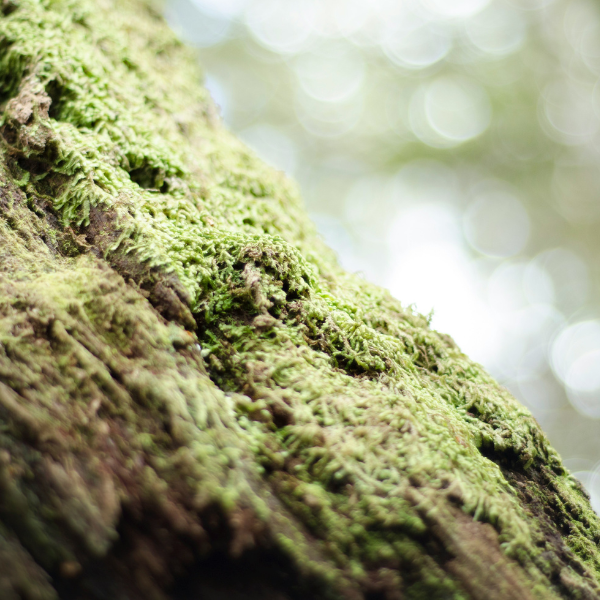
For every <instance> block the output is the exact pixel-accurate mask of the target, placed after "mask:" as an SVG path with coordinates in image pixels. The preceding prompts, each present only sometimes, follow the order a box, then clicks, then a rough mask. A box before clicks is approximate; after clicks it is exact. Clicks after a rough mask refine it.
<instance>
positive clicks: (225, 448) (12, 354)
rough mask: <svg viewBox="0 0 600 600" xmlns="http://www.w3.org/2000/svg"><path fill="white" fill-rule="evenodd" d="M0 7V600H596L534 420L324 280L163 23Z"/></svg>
mask: <svg viewBox="0 0 600 600" xmlns="http://www.w3.org/2000/svg"><path fill="white" fill-rule="evenodd" d="M1 10H2V14H3V16H1V17H0V103H1V104H0V108H1V109H2V116H1V121H0V135H1V138H0V140H1V141H0V157H1V158H0V260H1V264H0V448H1V450H0V488H1V490H2V499H1V500H0V519H1V521H2V524H3V525H2V526H0V554H3V555H4V554H10V555H11V556H12V557H13V559H12V563H15V562H16V564H17V567H13V566H10V565H11V564H12V563H10V562H7V563H5V564H6V565H9V566H7V567H6V568H5V567H4V566H0V572H2V574H3V578H2V581H3V583H2V585H5V588H6V592H5V595H4V596H3V598H4V597H6V598H8V599H10V600H12V598H25V599H38V598H39V599H46V598H57V597H59V598H68V599H71V598H73V599H74V598H92V599H95V598H98V599H103V598H109V597H110V598H117V599H121V598H122V599H137V598H156V599H157V600H162V599H167V598H188V597H190V598H191V597H202V598H204V597H208V598H211V597H218V595H216V594H217V593H218V591H219V590H226V592H227V593H228V594H229V597H231V598H235V597H240V598H241V597H244V598H246V597H257V598H258V597H260V598H267V599H268V598H273V599H275V598H300V599H304V598H332V599H334V598H349V599H363V598H364V599H369V600H374V599H379V598H385V599H386V600H397V599H400V598H409V599H421V598H428V599H429V598H439V599H446V598H452V599H456V600H458V599H468V598H475V599H480V598H481V599H484V598H485V599H486V600H488V599H491V600H496V599H498V600H503V599H506V598H516V599H520V598H523V599H534V598H540V599H542V598H543V599H546V598H548V599H550V598H581V599H588V598H589V599H593V598H597V597H600V585H599V583H598V578H599V576H600V553H599V548H598V544H599V542H600V521H599V520H598V517H597V516H596V515H595V514H594V513H593V511H592V510H591V508H590V506H589V502H588V499H587V497H586V495H585V493H584V492H583V491H582V489H581V487H580V486H579V484H578V483H577V482H576V481H575V480H574V479H573V478H572V477H571V476H570V475H569V474H568V473H567V472H566V471H565V470H564V468H563V467H562V465H561V462H560V459H559V457H558V456H557V455H556V453H555V452H554V451H553V449H552V448H551V447H550V446H549V444H548V442H547V440H546V438H545V436H544V434H543V433H542V432H541V430H540V428H539V426H538V425H537V423H536V422H535V420H534V419H533V417H532V416H531V415H530V413H529V412H528V411H527V410H526V409H525V408H523V407H522V406H521V405H520V404H519V403H518V402H517V401H516V400H515V399H514V398H512V397H511V396H510V394H509V393H508V392H507V391H506V390H504V389H503V388H501V387H500V386H499V385H498V384H497V383H495V382H494V381H493V380H492V379H491V378H490V376H489V375H488V374H487V373H486V372H485V371H484V370H483V369H482V367H480V366H479V365H477V364H475V363H473V362H472V361H470V360H469V359H468V358H467V357H466V356H465V355H464V354H462V353H461V352H460V350H459V349H458V348H457V347H456V345H455V344H454V343H453V341H452V340H451V339H450V338H448V337H447V336H445V335H443V334H439V333H437V332H435V331H432V330H431V329H430V328H429V324H428V322H427V320H426V319H425V318H424V317H422V316H421V315H418V314H416V313H413V312H412V311H411V310H410V309H406V308H404V307H402V305H401V304H400V303H399V302H398V301H396V300H395V299H393V298H392V297H391V296H390V295H389V293H387V292H386V291H385V290H381V289H379V288H377V287H375V286H372V285H371V284H369V283H367V282H365V281H364V280H362V279H361V278H359V277H356V276H353V275H348V274H346V273H344V272H343V271H342V270H341V269H340V268H339V267H338V265H337V263H336V261H335V258H334V256H333V254H332V253H331V251H330V250H328V249H327V248H326V247H325V246H324V245H323V244H322V242H321V241H320V240H319V239H318V237H317V236H316V234H315V230H314V227H313V226H312V224H311V223H310V222H309V220H308V218H307V217H306V215H305V213H304V211H303V208H302V203H301V200H300V199H299V196H298V193H297V190H296V189H295V187H294V185H293V184H291V183H290V182H289V181H288V180H286V179H285V178H284V177H283V175H281V174H280V173H278V172H276V171H274V170H273V169H271V168H269V167H267V166H265V165H264V164H262V163H261V162H260V161H259V160H258V159H257V158H256V157H255V156H254V155H253V154H252V153H251V152H250V151H249V150H247V149H246V148H245V147H244V146H243V145H242V144H241V143H240V142H239V141H237V140H236V139H235V138H234V137H233V136H231V135H230V134H229V133H228V132H227V131H226V130H225V129H224V128H223V127H222V126H221V124H220V123H219V119H218V117H217V116H216V113H215V110H214V108H213V106H212V104H211V101H210V99H209V98H208V96H207V93H206V92H205V91H204V90H203V88H202V87H201V85H200V73H199V72H198V69H197V66H196V61H195V57H194V56H193V54H192V53H191V52H190V51H189V50H187V49H186V48H185V47H183V46H182V45H181V44H180V43H179V42H178V41H177V40H176V39H175V38H174V36H173V34H172V33H171V32H170V31H169V30H168V28H167V27H166V25H165V24H164V22H163V21H162V19H161V17H160V13H159V11H158V9H157V7H156V6H154V5H152V4H151V3H150V2H144V1H142V0H96V1H92V0H77V1H75V0H4V2H3V3H2V4H1ZM14 557H16V558H14ZM219 569H222V570H223V575H222V576H221V577H219V576H217V575H214V573H219V572H221V571H219ZM232 569H233V570H235V572H236V573H238V577H237V581H236V582H230V581H228V579H229V578H228V576H227V575H226V574H225V573H226V572H227V571H228V570H229V571H231V570H232ZM210 573H213V574H212V575H211V574H210ZM228 586H229V587H228ZM236 586H237V587H236ZM0 590H2V588H0ZM215 590H216V591H215ZM244 593H246V595H243V594H244ZM186 594H187V595H186ZM210 594H213V596H211V595H210ZM235 594H238V595H239V594H242V596H236V595H235Z"/></svg>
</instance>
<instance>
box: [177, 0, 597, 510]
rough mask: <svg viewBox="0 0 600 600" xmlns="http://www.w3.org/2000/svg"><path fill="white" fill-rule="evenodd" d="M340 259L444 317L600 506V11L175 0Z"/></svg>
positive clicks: (436, 319) (245, 134) (210, 74)
mask: <svg viewBox="0 0 600 600" xmlns="http://www.w3.org/2000/svg"><path fill="white" fill-rule="evenodd" d="M165 10H166V16H167V19H168V20H169V22H170V24H171V26H172V27H173V28H174V29H175V30H176V31H177V32H178V33H179V34H180V35H181V36H182V37H183V38H184V39H185V40H187V41H188V42H189V43H190V44H192V45H193V46H195V47H197V48H198V49H199V54H200V60H201V63H202V65H203V68H204V70H205V73H206V82H207V87H208V88H209V90H210V91H211V93H212V95H213V97H214V99H215V101H216V102H217V104H218V105H219V106H220V109H221V113H222V116H223V119H224V121H225V123H226V124H227V125H228V127H229V128H230V129H231V130H233V131H234V132H235V133H236V134H237V135H238V136H239V137H241V138H242V139H243V140H245V142H246V143H247V144H248V145H249V146H251V147H252V148H253V149H254V150H255V151H256V152H257V153H258V154H259V155H261V156H262V157H263V158H264V159H265V160H267V161H268V162H270V163H271V164H273V165H274V166H275V167H277V168H278V169H281V170H283V171H285V172H286V173H288V174H289V175H290V176H292V177H293V178H295V179H296V180H297V181H298V182H299V183H300V187H301V189H302V193H303V196H304V200H305V202H306V204H307V206H308V210H309V212H310V213H311V216H312V218H313V219H314V221H315V222H316V224H317V226H318V228H319V230H320V232H321V234H322V235H323V237H324V238H325V240H326V241H327V242H328V243H329V245H330V246H331V247H333V248H334V249H335V250H336V251H337V253H338V256H339V259H340V261H341V263H342V264H343V265H344V266H345V267H346V268H347V269H348V270H350V271H355V272H361V273H362V274H363V275H364V277H365V278H366V279H368V280H371V281H373V282H375V283H378V284H380V285H382V286H385V287H387V288H389V289H390V290H391V291H392V293H393V294H394V295H395V296H396V297H397V298H399V299H400V300H401V301H402V302H403V304H405V305H408V304H414V305H415V306H416V308H417V309H418V310H419V311H420V312H422V313H425V314H428V313H430V312H431V311H432V310H433V311H434V312H433V319H432V326H433V327H434V328H435V329H438V330H440V331H443V332H446V333H449V334H450V335H452V336H453V337H454V339H455V340H456V341H457V343H458V344H459V345H460V346H461V348H462V349H463V351H465V352H466V353H467V354H468V355H470V356H471V357H472V358H473V359H475V360H477V361H478V362H480V363H482V364H483V365H485V366H486V367H487V369H488V370H489V371H490V372H491V373H492V374H493V375H494V376H495V377H496V378H497V379H498V380H499V381H500V382H502V383H503V384H504V385H505V386H506V387H508V388H509V389H510V390H511V391H512V392H513V393H514V394H515V395H516V396H517V397H518V398H519V399H520V400H521V401H522V402H523V403H524V404H525V405H527V406H528V407H529V408H530V409H531V411H532V412H533V414H534V415H535V417H536V418H537V420H538V421H539V422H540V424H541V426H542V427H543V428H544V430H545V431H546V432H547V434H548V436H549V438H550V440H551V442H552V444H553V445H554V446H555V447H556V448H557V450H558V451H559V452H560V453H561V455H562V456H563V458H564V459H565V461H566V464H567V467H568V468H569V469H570V470H571V471H572V472H573V473H575V474H576V476H577V477H578V478H579V479H580V480H581V481H582V482H583V484H584V485H585V486H586V487H587V489H588V491H589V492H590V494H591V496H592V501H593V503H594V506H595V508H596V510H597V511H599V512H600V261H599V260H598V258H599V257H600V231H599V230H600V85H599V82H600V5H599V4H598V3H597V2H595V1H594V0H452V1H451V2H448V0H401V1H400V0H168V2H167V4H166V9H165Z"/></svg>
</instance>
